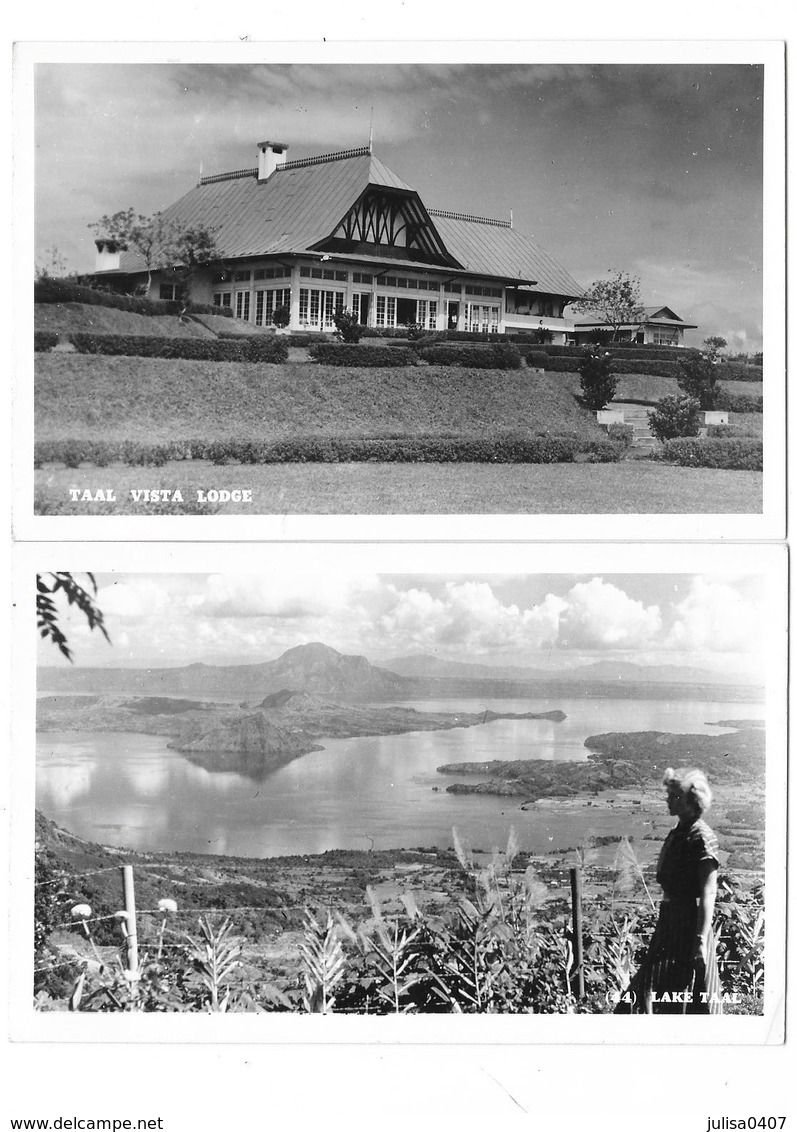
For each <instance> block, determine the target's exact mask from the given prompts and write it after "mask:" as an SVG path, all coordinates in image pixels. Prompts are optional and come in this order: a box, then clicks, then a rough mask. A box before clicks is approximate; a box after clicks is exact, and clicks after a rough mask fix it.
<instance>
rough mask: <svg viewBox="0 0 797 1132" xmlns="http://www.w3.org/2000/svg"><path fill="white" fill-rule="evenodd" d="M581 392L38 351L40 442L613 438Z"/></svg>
mask: <svg viewBox="0 0 797 1132" xmlns="http://www.w3.org/2000/svg"><path fill="white" fill-rule="evenodd" d="M149 321H154V320H149ZM577 389H578V379H577V378H576V377H575V376H571V375H570V374H546V375H532V374H529V373H527V372H526V371H525V370H508V371H501V370H468V369H444V368H442V367H439V366H428V367H427V366H420V367H409V368H406V369H363V370H346V369H338V368H332V367H325V366H319V365H314V364H307V363H296V362H289V363H288V364H286V365H282V366H274V365H243V364H239V363H224V362H191V361H171V360H169V361H167V360H161V359H156V358H126V357H120V358H115V357H107V358H106V357H92V356H82V355H76V354H40V355H38V356H37V358H36V436H37V439H39V440H45V439H68V438H76V439H82V438H88V437H98V436H102V437H105V438H107V439H123V438H131V439H140V440H153V441H155V440H172V439H181V438H182V439H189V438H199V439H205V438H224V437H229V436H236V437H252V438H263V439H267V438H278V437H287V436H296V435H307V434H311V433H314V434H324V435H332V434H336V435H343V436H364V435H371V436H375V435H385V434H403V433H410V434H417V433H419V432H426V433H452V432H454V433H474V432H476V433H481V432H483V431H484V429H512V430H515V429H518V428H521V429H529V430H531V431H532V432H544V431H548V432H551V433H563V432H568V433H573V432H577V433H580V434H582V435H584V436H587V437H590V436H591V437H595V438H598V437H601V436H603V435H605V434H604V433H603V432H602V430H600V429H599V428H598V426H597V424H596V422H595V418H594V415H593V414H592V413H590V412H587V411H586V410H584V409H582V408H581V407H580V406H579V405H578V403H577V401H576V399H575V392H576V390H577Z"/></svg>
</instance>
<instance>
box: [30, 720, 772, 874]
mask: <svg viewBox="0 0 797 1132" xmlns="http://www.w3.org/2000/svg"><path fill="white" fill-rule="evenodd" d="M409 706H413V707H417V708H418V709H419V710H421V711H423V710H426V711H469V712H479V711H483V710H484V709H485V708H487V707H489V708H490V709H492V710H493V711H505V712H513V711H550V710H553V709H555V708H559V709H561V710H562V711H564V712H565V713H566V714H567V719H566V720H564V721H563V722H562V723H553V722H551V721H550V720H497V721H495V722H494V723H489V724H486V725H485V726H480V727H473V728H468V729H457V730H453V731H434V732H412V733H409V734H406V735H385V736H379V737H373V738H358V739H326V740H323V741H322V742H323V745H324V750H323V751H316V752H313V753H311V754H309V755H305V756H304V757H303V758H301V759H296V760H295V761H294V762H292V763H289V764H288V765H287V766H284V767H281V768H280V769H279V770H277V771H275V772H273V773H272V774H270V775H268V776H266V777H265V778H262V779H260V780H255V779H252V778H249V777H247V776H246V775H244V774H240V773H237V772H234V771H230V770H225V769H210V768H209V766H208V765H205V766H199V765H197V764H196V763H194V762H192V761H191V760H190V758H189V757H188V756H187V755H182V754H180V753H178V752H177V751H172V750H169V748H168V747H167V739H166V738H165V737H161V736H155V735H137V734H132V733H100V732H74V731H72V732H44V733H41V734H40V735H39V736H38V739H37V768H36V795H37V806H38V807H39V809H41V810H42V811H43V812H44V813H45V814H46V815H47V817H49V818H52V819H53V820H54V821H56V822H57V823H58V824H59V825H62V826H64V827H65V828H66V829H68V830H70V831H71V832H73V833H76V834H78V835H79V836H81V837H85V838H87V839H90V840H92V841H99V842H102V843H103V844H108V845H120V846H124V847H126V848H130V849H137V850H141V851H157V850H168V851H183V852H197V853H220V854H229V855H241V856H251V857H271V856H281V855H285V854H293V853H297V854H302V853H322V852H324V851H325V850H327V849H351V848H353V849H368V848H369V847H372V846H373V848H376V849H393V848H400V847H404V848H413V847H416V846H431V845H438V846H441V847H443V846H448V845H450V844H451V829H452V827H454V826H456V828H457V831H458V833H459V834H460V836H461V837H462V839H463V841H465V842H466V843H467V844H469V845H471V846H472V847H474V848H487V849H489V848H492V846H494V845H499V846H503V845H505V843H506V839H507V837H508V834H509V830H510V828H511V827H512V826H514V828H515V831H516V833H517V835H518V838H519V840H520V844H521V847H522V848H524V849H526V850H529V851H530V852H543V851H548V850H551V849H566V848H569V847H572V846H574V845H577V844H579V843H580V842H581V841H582V840H583V838H584V836H585V835H587V834H588V833H593V834H607V833H618V832H622V833H627V834H630V835H634V836H635V837H637V838H641V837H642V836H644V833H645V831H646V830H645V823H644V822H643V820H642V819H641V817H640V818H634V819H631V818H629V817H628V815H627V814H625V815H624V816H623V823H624V824H623V828H622V829H621V830H618V829H617V828H616V824H615V823H616V820H617V819H616V816H615V815H614V814H612V813H611V811H604V810H601V811H598V810H592V809H586V810H585V809H584V808H583V807H575V806H571V805H569V804H568V803H567V802H561V803H557V804H556V805H555V806H553V807H534V806H532V807H530V808H529V810H527V811H524V810H521V809H520V808H519V807H520V802H521V799H519V798H497V797H491V796H488V795H454V794H446V792H445V788H446V786H448V785H450V784H451V783H452V782H455V781H466V780H467V776H465V775H457V776H456V777H451V776H448V775H441V774H438V773H436V768H437V767H438V766H440V765H442V764H443V763H451V762H482V761H484V760H487V759H517V758H538V759H539V758H545V759H583V758H585V757H586V754H587V752H586V750H585V748H584V740H585V739H586V737H587V736H588V735H596V734H600V733H601V732H606V731H651V730H652V731H671V732H678V733H683V734H688V733H691V734H696V733H705V734H721V733H722V732H723V731H724V730H727V729H724V728H720V727H714V726H710V723H711V722H712V721H716V720H719V719H734V718H739V719H754V718H763V716H764V706H763V704H750V703H743V704H732V703H727V702H722V703H717V702H713V701H683V700H679V701H664V700H628V699H618V700H607V699H603V700H590V699H583V698H581V699H570V700H568V699H564V700H562V699H557V700H555V701H552V700H544V701H543V700H489V701H488V702H482V701H479V700H441V701H434V702H432V701H419V702H417V703H413V704H411V705H409ZM481 777H483V776H481ZM476 780H477V781H478V779H476ZM434 787H437V788H438V789H437V790H435V789H434Z"/></svg>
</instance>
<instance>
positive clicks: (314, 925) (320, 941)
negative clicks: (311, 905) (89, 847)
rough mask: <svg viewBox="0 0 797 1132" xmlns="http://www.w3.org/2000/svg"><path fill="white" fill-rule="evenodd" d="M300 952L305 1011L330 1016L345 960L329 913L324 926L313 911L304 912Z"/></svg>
mask: <svg viewBox="0 0 797 1132" xmlns="http://www.w3.org/2000/svg"><path fill="white" fill-rule="evenodd" d="M300 951H301V953H302V958H303V960H304V985H305V994H304V997H303V999H302V1002H303V1005H304V1009H305V1010H306V1011H307V1012H308V1013H309V1014H330V1013H331V1012H332V1011H333V1010H334V1008H335V990H336V987H337V986H338V985H339V984H340V982H341V980H342V979H343V975H344V970H345V962H346V961H345V958H344V955H343V948H342V946H341V943H340V939H339V938H338V933H337V929H336V928H335V924H334V922H333V920H332V916H331V914H330V913H329V912H327V916H326V920H325V921H324V923H320V922H319V921H318V920H317V919H316V918H315V916H314V915H313V914H312V912H310V911H307V912H306V913H305V928H304V939H303V941H302V943H301V945H300Z"/></svg>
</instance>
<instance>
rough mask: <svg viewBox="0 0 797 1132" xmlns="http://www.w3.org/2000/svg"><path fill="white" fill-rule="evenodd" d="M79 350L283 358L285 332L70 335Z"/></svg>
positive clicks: (145, 355) (133, 354)
mask: <svg viewBox="0 0 797 1132" xmlns="http://www.w3.org/2000/svg"><path fill="white" fill-rule="evenodd" d="M69 340H70V341H71V342H72V344H73V346H74V347H75V349H76V350H77V351H78V353H80V354H112V355H125V356H127V357H139V358H183V359H187V360H190V361H200V362H277V363H279V362H284V361H287V358H288V347H287V344H286V341H285V338H284V336H282V335H280V336H279V337H278V336H276V335H274V336H272V335H265V334H257V335H255V334H253V335H251V336H247V337H246V339H245V340H238V341H231V340H230V339H225V338H161V337H151V338H150V337H144V336H143V335H135V334H84V333H72V334H70V335H69Z"/></svg>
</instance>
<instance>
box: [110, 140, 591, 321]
mask: <svg viewBox="0 0 797 1132" xmlns="http://www.w3.org/2000/svg"><path fill="white" fill-rule="evenodd" d="M287 150H288V146H287V145H284V144H282V143H277V142H268V141H266V142H261V143H260V145H259V146H258V164H257V166H256V167H254V168H251V169H242V170H239V171H236V172H233V173H221V174H217V175H215V176H210V177H203V178H201V179H200V181H199V183H198V184H197V185H196V186H195V187H194V188H192V189H191V190H190V191H189V192H188V193H186V194H185V196H183V197H182V198H181V199H180V200H178V201H177V202H176V203H175V204H173V205H171V206H170V207H169V208H167V209H165V210H164V212H163V214H162V215H163V217H164V219H165V220H174V221H180V222H181V223H183V224H185V225H187V226H192V225H204V226H206V227H207V228H209V229H211V230H212V231H213V234H214V237H215V242H216V247H217V249H218V261H217V262H215V263H213V264H210V265H208V266H205V267H201V268H200V269H199V270H198V272H197V273H196V275H195V276H194V278H193V280H192V284H191V297H192V299H193V300H194V301H196V302H200V303H210V304H214V305H216V306H220V307H231V308H232V311H233V314H234V315H235V317H236V318H240V319H244V320H246V321H248V322H252V323H254V324H255V325H257V326H267V325H270V323H271V316H272V314H273V312H274V310H275V309H276V308H277V307H280V306H283V305H286V306H287V307H288V308H289V310H290V323H289V326H290V329H292V330H311V331H312V330H316V331H320V330H326V331H328V330H334V328H335V323H334V319H335V314H336V313H337V312H339V311H341V310H343V309H348V310H350V311H352V312H353V313H354V314H355V315H356V317H357V318H358V319H359V321H360V322H361V323H363V324H364V325H367V326H373V327H396V326H401V325H404V324H408V323H419V324H420V325H421V326H423V327H424V328H426V329H430V330H442V329H451V330H463V331H491V332H498V333H523V332H529V333H530V332H532V331H534V330H537V329H540V328H542V329H545V330H549V331H551V332H552V334H553V340H554V341H555V342H565V341H566V340H568V338H571V337H572V326H573V323H572V320H571V319H567V318H565V317H564V309H565V306H566V305H567V303H568V302H570V301H571V300H573V299H576V298H578V297H579V296H580V295H582V294H583V288H582V287H581V286H580V284H578V283H577V282H576V280H575V279H573V277H572V276H571V275H569V274H568V272H567V271H566V270H565V268H564V267H562V266H561V265H560V264H559V263H557V261H556V260H555V259H554V258H553V256H551V255H550V254H549V253H548V252H545V251H543V249H542V248H540V247H539V246H538V245H536V244H535V243H532V241H531V240H529V239H527V238H526V237H525V236H523V235H522V234H521V233H520V232H518V231H517V230H516V229H515V228H514V226H513V223H512V221H511V220H491V219H486V218H484V217H480V216H469V215H463V214H461V213H457V212H450V211H446V210H440V209H434V208H427V207H426V205H425V204H424V202H423V201H422V200H421V198H420V196H419V195H418V193H417V192H416V191H415V190H414V189H412V188H411V187H410V186H409V185H407V184H406V183H405V182H404V181H403V180H402V179H401V178H400V177H398V176H397V175H396V174H395V173H393V172H391V170H390V169H388V168H387V166H385V165H384V164H383V163H382V162H381V161H380V160H379V159H378V158H377V157H375V156H374V154H373V153H372V149H371V146H370V145H368V146H365V147H362V148H360V149H350V150H345V151H343V152H338V153H330V154H325V155H323V156H320V157H310V158H303V159H301V160H299V161H288V160H287ZM96 244H97V262H96V267H95V276H96V278H97V279H98V280H100V279H101V280H102V281H103V282H104V283H105V284H106V285H107V284H110V285H111V286H113V287H119V288H125V289H130V287H131V286H136V285H140V284H144V285H146V281H147V270H146V265H145V264H144V262H143V261H142V259H141V258H140V256H138V255H137V253H135V252H134V251H133V250H130V249H125V248H122V247H118V246H115V245H114V244H113V243H112V242H111V241H109V240H107V239H98V240H97V241H96ZM174 280H175V276H174V274H173V273H172V272H171V271H169V270H160V271H154V272H153V273H152V279H151V284H150V288H149V295H150V297H152V298H166V299H169V298H174V297H176V289H177V287H178V286H179V285H178V284H176V283H175V281H174Z"/></svg>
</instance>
